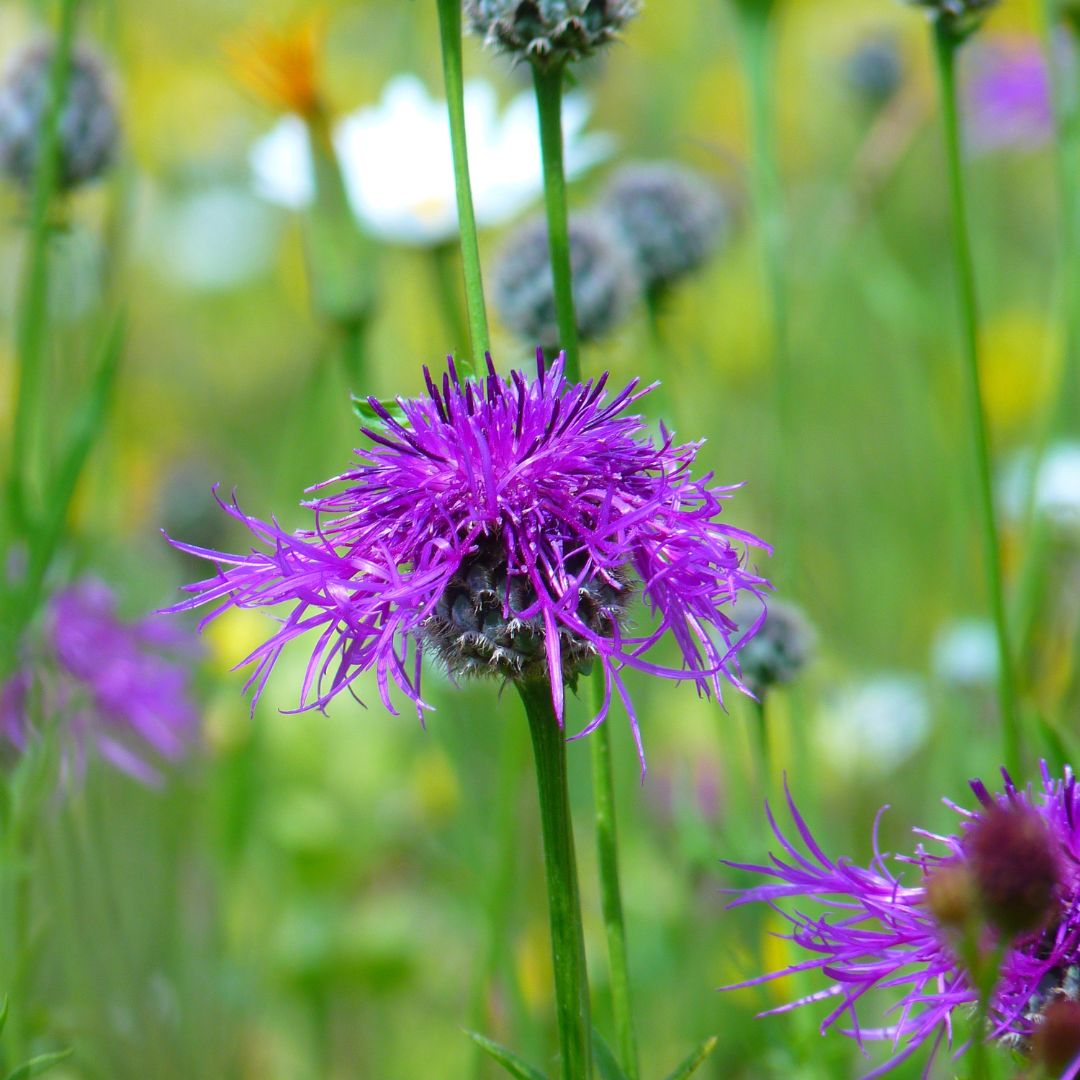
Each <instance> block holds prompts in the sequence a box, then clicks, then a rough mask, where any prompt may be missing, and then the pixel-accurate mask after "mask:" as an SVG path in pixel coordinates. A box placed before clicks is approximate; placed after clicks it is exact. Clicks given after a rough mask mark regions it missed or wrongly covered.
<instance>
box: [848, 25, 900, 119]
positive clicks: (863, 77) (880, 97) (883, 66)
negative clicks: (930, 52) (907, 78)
mask: <svg viewBox="0 0 1080 1080" xmlns="http://www.w3.org/2000/svg"><path fill="white" fill-rule="evenodd" d="M844 78H845V81H846V82H847V84H848V86H850V87H851V89H852V90H853V91H854V92H855V94H856V95H857V96H858V98H859V99H860V100H861V101H862V102H863V103H864V104H865V105H867V106H868V107H869V108H871V109H879V108H881V106H882V105H884V104H885V103H886V102H888V101H890V100H891V99H892V97H893V95H895V93H896V92H897V90H899V89H900V84H901V83H902V82H903V81H904V63H903V59H902V57H901V55H900V48H899V46H898V45H897V43H896V39H895V38H892V37H887V36H877V37H871V38H867V39H866V40H865V41H862V42H860V43H859V44H858V45H857V46H856V47H855V48H854V49H853V50H852V51H851V53H850V54H849V55H848V58H847V60H846V61H845V63H844Z"/></svg>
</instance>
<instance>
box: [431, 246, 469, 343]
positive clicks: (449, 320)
mask: <svg viewBox="0 0 1080 1080" xmlns="http://www.w3.org/2000/svg"><path fill="white" fill-rule="evenodd" d="M431 270H432V276H433V277H434V279H435V292H436V294H437V296H438V299H439V306H440V308H441V309H442V315H443V322H444V323H445V324H446V330H447V333H448V334H449V335H450V348H449V349H448V350H447V351H448V352H450V353H451V354H452V355H454V356H460V355H461V350H462V349H464V347H465V342H466V340H467V339H468V337H469V333H470V332H469V330H468V328H467V327H466V325H465V321H464V319H463V318H462V315H461V296H460V294H459V292H458V285H457V275H456V273H455V267H454V246H453V245H452V244H439V245H437V246H436V247H433V248H432V249H431Z"/></svg>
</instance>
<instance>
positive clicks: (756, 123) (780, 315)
mask: <svg viewBox="0 0 1080 1080" xmlns="http://www.w3.org/2000/svg"><path fill="white" fill-rule="evenodd" d="M735 12H736V16H737V18H738V24H739V29H740V32H741V36H742V53H743V64H744V67H745V69H746V83H747V92H748V97H749V107H750V142H751V153H750V187H751V194H752V198H753V204H754V213H755V217H756V220H757V229H758V236H759V238H760V243H761V258H762V264H763V267H764V271H765V284H766V288H767V289H768V296H769V316H770V319H771V322H772V353H773V390H774V394H775V399H776V404H775V409H776V424H777V431H778V447H777V458H776V465H777V472H776V505H777V517H776V525H775V529H776V532H775V537H776V543H775V547H776V552H777V559H776V562H777V566H778V567H779V569H778V570H777V571H775V573H776V574H784V573H786V575H787V576H788V577H790V575H791V574H792V572H793V571H794V568H795V540H796V537H797V533H798V521H797V518H798V514H797V506H796V502H795V495H796V489H795V485H794V483H793V480H792V478H793V473H794V443H795V428H796V420H797V411H796V409H795V397H794V390H793V387H792V376H793V367H794V365H793V363H792V356H791V330H790V315H789V312H790V303H789V300H788V278H787V271H786V269H785V261H786V255H787V252H786V248H787V240H786V236H785V227H784V207H783V193H782V190H781V184H780V167H779V163H778V161H777V154H776V123H775V108H774V100H773V97H774V95H773V79H772V52H773V35H772V23H771V15H772V5H771V4H761V3H746V2H742V0H736V2H735Z"/></svg>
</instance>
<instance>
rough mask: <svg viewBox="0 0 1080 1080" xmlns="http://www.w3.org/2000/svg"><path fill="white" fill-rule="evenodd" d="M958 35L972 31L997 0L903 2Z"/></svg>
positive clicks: (916, 0)
mask: <svg viewBox="0 0 1080 1080" xmlns="http://www.w3.org/2000/svg"><path fill="white" fill-rule="evenodd" d="M905 2H906V3H908V4H910V5H911V6H912V7H920V8H923V9H925V11H926V12H927V13H928V14H929V15H930V17H931V18H933V19H935V20H939V21H940V22H942V23H943V24H945V25H947V26H948V27H949V28H950V29H951V30H953V31H954V32H955V33H958V34H961V35H963V34H966V33H968V32H970V31H971V30H974V29H975V28H976V27H977V26H978V25H979V23H980V22H982V20H983V18H984V17H985V15H986V13H987V12H988V11H989V10H990V9H991V8H992V7H993V6H994V5H995V4H996V3H997V2H998V0H905Z"/></svg>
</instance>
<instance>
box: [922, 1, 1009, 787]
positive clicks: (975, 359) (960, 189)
mask: <svg viewBox="0 0 1080 1080" xmlns="http://www.w3.org/2000/svg"><path fill="white" fill-rule="evenodd" d="M933 36H934V52H935V58H936V61H937V68H938V76H939V83H940V91H941V106H942V118H943V123H944V134H945V155H946V172H947V173H948V186H949V202H950V206H951V212H952V221H953V258H954V260H955V272H956V287H957V299H958V308H959V316H960V327H961V337H962V343H963V365H964V390H965V397H966V404H967V410H968V420H969V423H970V425H971V440H972V448H973V451H974V456H975V469H976V476H977V484H976V488H977V498H978V502H979V519H980V527H981V532H982V543H983V559H984V562H985V573H986V587H987V591H988V594H989V600H990V610H991V616H992V618H993V621H994V628H995V632H996V636H997V645H998V657H999V663H998V702H999V707H1000V710H1001V723H1002V737H1003V757H1004V760H1005V764H1006V767H1007V768H1009V769H1010V770H1013V771H1016V770H1017V769H1018V768H1019V765H1020V754H1021V748H1020V717H1019V710H1018V707H1017V700H1016V684H1015V675H1014V672H1013V663H1012V650H1011V648H1010V644H1009V627H1008V618H1007V612H1006V608H1005V588H1004V583H1003V580H1002V570H1001V554H1000V549H999V544H998V528H997V521H996V519H995V515H994V494H993V485H992V480H991V467H990V442H989V436H988V433H987V423H986V409H985V404H984V400H983V392H982V385H981V381H980V375H979V345H978V309H977V305H976V298H975V270H974V260H973V258H972V254H971V242H970V238H969V236H968V226H967V201H966V197H965V192H964V175H963V166H962V164H961V157H960V124H959V110H958V107H957V90H956V58H957V54H958V52H959V48H960V46H961V44H962V43H963V40H964V35H963V32H962V31H960V30H958V29H957V27H956V26H955V25H954V24H953V23H952V22H951V21H950V20H948V19H946V18H944V17H939V18H937V19H935V21H934V24H933Z"/></svg>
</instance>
